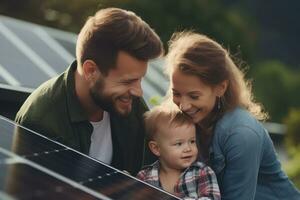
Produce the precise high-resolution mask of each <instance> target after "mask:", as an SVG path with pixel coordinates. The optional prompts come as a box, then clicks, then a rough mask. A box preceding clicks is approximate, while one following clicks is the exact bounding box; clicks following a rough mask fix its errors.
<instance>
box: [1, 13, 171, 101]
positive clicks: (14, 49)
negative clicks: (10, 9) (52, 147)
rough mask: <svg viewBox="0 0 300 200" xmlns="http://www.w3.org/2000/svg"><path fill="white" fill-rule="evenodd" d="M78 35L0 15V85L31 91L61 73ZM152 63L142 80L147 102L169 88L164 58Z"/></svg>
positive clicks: (70, 59)
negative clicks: (163, 68) (163, 72)
mask: <svg viewBox="0 0 300 200" xmlns="http://www.w3.org/2000/svg"><path fill="white" fill-rule="evenodd" d="M76 38H77V36H76V35H75V34H73V33H68V32H64V31H59V30H55V29H51V28H47V27H43V26H40V25H36V24H32V23H28V22H24V21H20V20H16V19H12V18H9V17H5V16H0V46H1V47H0V86H1V84H2V85H9V86H13V87H15V88H19V89H20V88H24V89H31V90H32V89H35V88H37V87H38V86H39V85H40V84H41V83H43V82H44V81H46V80H48V79H49V78H51V77H54V76H56V75H58V74H60V73H62V72H63V71H64V70H65V69H66V68H67V66H69V64H70V63H71V62H72V61H73V60H74V59H75V56H74V55H75V43H76ZM150 65H151V66H150V67H149V68H148V71H147V74H146V77H145V79H144V80H143V82H142V87H143V89H144V98H145V100H146V101H147V103H148V105H150V104H149V100H150V98H152V97H155V96H164V95H165V91H166V90H167V87H168V81H167V79H166V77H165V76H164V75H163V74H162V66H163V61H162V60H154V61H152V62H151V63H150ZM150 106H151V105H150Z"/></svg>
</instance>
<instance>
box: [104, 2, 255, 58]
mask: <svg viewBox="0 0 300 200" xmlns="http://www.w3.org/2000/svg"><path fill="white" fill-rule="evenodd" d="M102 2H103V3H102V5H103V6H105V7H108V6H117V7H121V8H124V9H128V10H132V11H134V12H135V13H137V14H138V15H140V16H141V17H142V18H143V19H145V21H147V22H148V23H149V24H150V25H151V26H152V27H153V28H154V29H155V30H156V31H157V33H158V34H159V35H160V37H161V38H162V40H163V41H164V43H165V44H166V43H167V41H168V40H169V39H170V37H171V35H172V34H173V32H175V31H182V30H186V29H193V30H196V31H198V32H201V33H204V34H207V35H209V36H210V37H212V38H214V39H216V40H217V41H218V42H220V43H223V44H225V47H226V48H229V49H231V51H232V53H233V54H237V53H238V54H239V57H243V59H245V60H249V61H250V60H252V57H253V51H254V48H255V41H256V39H257V34H256V30H257V28H256V26H255V23H254V20H253V19H252V18H251V16H250V15H248V14H247V12H244V11H243V10H241V9H240V7H234V6H227V4H225V3H223V2H222V1H220V0H189V1H182V0H164V1H149V0H103V1H102ZM240 49H242V50H243V54H241V50H240Z"/></svg>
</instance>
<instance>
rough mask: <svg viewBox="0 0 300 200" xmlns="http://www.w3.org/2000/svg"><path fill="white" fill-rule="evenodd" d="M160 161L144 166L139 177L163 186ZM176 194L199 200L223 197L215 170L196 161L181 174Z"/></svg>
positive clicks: (175, 190)
mask: <svg viewBox="0 0 300 200" xmlns="http://www.w3.org/2000/svg"><path fill="white" fill-rule="evenodd" d="M159 166H160V164H159V161H156V162H154V163H153V164H152V165H148V166H146V167H144V168H143V169H142V170H141V171H140V172H139V173H138V174H137V178H138V179H140V180H142V181H145V182H147V183H149V184H151V185H153V186H155V187H159V188H162V187H161V184H160V181H159ZM174 193H175V194H176V196H178V197H181V198H184V199H186V200H188V199H197V200H219V199H221V195H220V190H219V186H218V183H217V178H216V175H215V173H214V172H213V170H212V169H211V168H210V167H208V166H207V165H205V164H204V163H202V162H194V163H193V164H192V165H191V166H190V167H189V168H187V169H186V170H185V171H184V172H183V173H182V174H181V175H180V179H179V181H178V182H177V183H176V185H175V187H174Z"/></svg>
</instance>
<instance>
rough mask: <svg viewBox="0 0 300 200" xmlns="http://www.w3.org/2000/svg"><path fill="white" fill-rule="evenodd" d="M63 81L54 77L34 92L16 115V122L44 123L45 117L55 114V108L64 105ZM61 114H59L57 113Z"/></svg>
mask: <svg viewBox="0 0 300 200" xmlns="http://www.w3.org/2000/svg"><path fill="white" fill-rule="evenodd" d="M63 93H64V91H63V90H62V81H61V80H60V77H54V78H52V79H50V80H48V81H46V82H44V83H43V84H41V85H40V86H39V87H38V88H37V89H36V90H34V91H33V92H32V93H31V94H30V95H29V97H28V98H27V99H26V101H25V102H24V103H23V105H22V106H21V108H20V110H19V111H18V113H17V115H16V121H17V122H19V123H22V121H24V120H31V121H36V120H38V121H42V119H43V116H48V117H49V116H50V115H53V114H55V113H56V112H55V110H57V109H55V108H58V107H59V104H60V103H62V102H63V101H62V99H61V98H63V96H64V94H63ZM57 114H59V113H57Z"/></svg>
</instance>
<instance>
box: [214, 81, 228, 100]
mask: <svg viewBox="0 0 300 200" xmlns="http://www.w3.org/2000/svg"><path fill="white" fill-rule="evenodd" d="M227 87H228V80H225V81H223V82H222V83H220V84H219V85H217V87H216V94H217V96H218V97H222V96H223V95H224V93H225V92H226V90H227Z"/></svg>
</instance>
